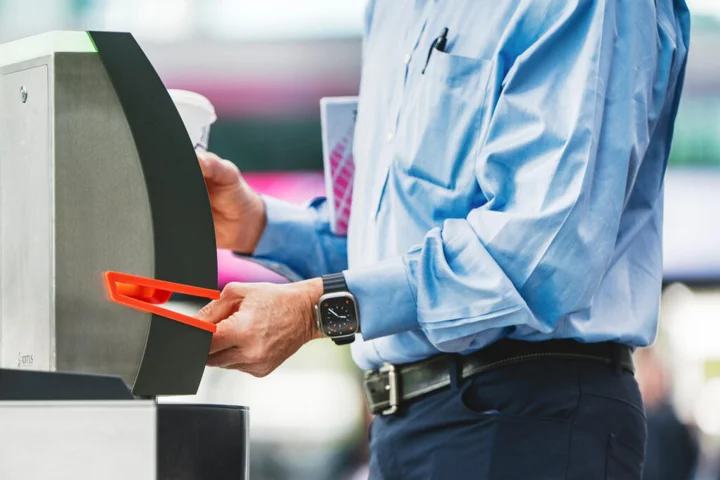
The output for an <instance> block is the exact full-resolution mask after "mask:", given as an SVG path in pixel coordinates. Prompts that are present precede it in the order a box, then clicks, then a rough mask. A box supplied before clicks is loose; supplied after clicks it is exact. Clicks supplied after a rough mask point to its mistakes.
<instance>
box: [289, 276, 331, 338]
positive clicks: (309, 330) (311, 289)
mask: <svg viewBox="0 0 720 480" xmlns="http://www.w3.org/2000/svg"><path fill="white" fill-rule="evenodd" d="M292 285H294V286H295V288H297V289H298V290H299V291H300V292H301V294H302V295H301V296H302V312H303V313H302V317H303V327H304V329H305V331H306V336H307V339H308V341H310V340H315V339H317V338H324V337H325V335H324V334H323V333H322V331H320V329H319V328H318V325H317V316H316V314H315V306H316V305H317V304H318V302H319V301H320V297H321V296H322V294H323V282H322V279H321V278H312V279H310V280H305V281H302V282H297V283H295V284H292Z"/></svg>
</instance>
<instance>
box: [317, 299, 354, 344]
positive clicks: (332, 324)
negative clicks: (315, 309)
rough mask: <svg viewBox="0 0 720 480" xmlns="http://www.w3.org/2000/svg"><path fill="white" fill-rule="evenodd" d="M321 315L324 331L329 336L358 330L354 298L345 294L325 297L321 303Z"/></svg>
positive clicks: (347, 333)
mask: <svg viewBox="0 0 720 480" xmlns="http://www.w3.org/2000/svg"><path fill="white" fill-rule="evenodd" d="M320 316H321V318H322V320H323V321H322V327H323V330H324V333H325V335H327V336H329V337H337V336H340V335H349V334H352V333H355V332H357V329H358V319H357V316H356V315H355V302H354V301H353V299H352V298H348V297H345V296H343V297H335V298H326V299H323V300H322V302H321V303H320Z"/></svg>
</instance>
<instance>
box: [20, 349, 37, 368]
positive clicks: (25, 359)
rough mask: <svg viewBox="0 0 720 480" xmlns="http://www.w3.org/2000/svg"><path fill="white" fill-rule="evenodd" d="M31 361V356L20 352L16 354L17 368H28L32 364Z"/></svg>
mask: <svg viewBox="0 0 720 480" xmlns="http://www.w3.org/2000/svg"><path fill="white" fill-rule="evenodd" d="M33 361H34V359H33V356H32V355H23V354H22V353H21V352H18V361H17V366H18V368H22V367H29V366H31V365H32V364H33Z"/></svg>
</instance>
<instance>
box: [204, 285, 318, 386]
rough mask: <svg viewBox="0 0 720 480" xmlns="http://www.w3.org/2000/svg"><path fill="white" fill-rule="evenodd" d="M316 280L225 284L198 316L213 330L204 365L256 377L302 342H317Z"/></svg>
mask: <svg viewBox="0 0 720 480" xmlns="http://www.w3.org/2000/svg"><path fill="white" fill-rule="evenodd" d="M322 292H323V286H322V280H321V279H319V278H315V279H312V280H307V281H304V282H298V283H290V284H286V285H274V284H271V283H230V284H228V285H227V286H226V287H225V289H224V290H223V292H222V296H221V297H220V299H219V300H215V301H214V302H211V303H209V304H208V305H207V306H205V307H204V308H203V309H202V310H201V311H200V313H199V314H198V315H197V317H198V318H199V319H201V320H204V321H206V322H211V323H215V324H217V326H218V329H217V332H216V333H215V335H214V336H213V340H212V345H211V347H210V357H209V358H208V362H207V364H208V365H209V366H212V367H222V368H232V369H235V370H240V371H243V372H247V373H249V374H251V375H254V376H256V377H264V376H265V375H267V374H269V373H270V372H272V371H273V370H275V369H276V368H277V367H278V366H280V364H281V363H283V362H284V361H285V360H287V359H288V357H290V356H291V355H292V354H293V353H295V352H296V351H297V350H298V349H299V348H300V347H301V346H303V345H304V344H305V343H307V342H309V341H310V340H313V339H315V338H322V336H323V335H322V333H321V332H320V331H319V330H318V329H317V326H316V321H315V305H316V304H317V301H318V299H319V298H320V296H321V295H322Z"/></svg>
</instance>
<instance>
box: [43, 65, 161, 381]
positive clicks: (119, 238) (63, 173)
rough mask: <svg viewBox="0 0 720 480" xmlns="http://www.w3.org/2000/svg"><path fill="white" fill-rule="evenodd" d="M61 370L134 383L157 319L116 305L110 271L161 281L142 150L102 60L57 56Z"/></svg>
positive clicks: (58, 324)
mask: <svg viewBox="0 0 720 480" xmlns="http://www.w3.org/2000/svg"><path fill="white" fill-rule="evenodd" d="M54 68H55V76H54V78H55V85H54V86H55V105H54V107H55V112H56V113H55V130H54V132H55V213H56V217H55V238H56V241H55V262H56V263H55V264H56V287H55V288H56V290H55V297H56V298H55V301H56V316H57V322H56V323H57V331H56V336H57V368H58V370H63V371H74V372H89V373H105V374H113V375H120V376H122V378H123V379H124V380H125V382H126V383H127V384H128V385H132V384H133V383H134V380H135V376H136V374H137V371H138V367H139V365H140V362H141V359H142V355H143V350H144V347H145V341H146V338H147V335H148V330H149V325H150V315H149V314H146V313H142V312H138V311H135V310H131V309H128V308H126V307H122V306H119V305H117V304H113V303H111V302H109V301H107V298H106V295H105V289H104V283H103V279H102V273H103V272H104V271H107V270H117V271H121V272H127V273H133V274H136V275H143V276H146V277H153V276H154V273H155V270H154V240H153V230H152V228H153V227H152V223H151V212H150V204H149V200H148V195H147V190H146V187H145V179H144V176H143V171H142V167H141V164H140V160H139V159H138V156H137V151H136V148H135V143H134V141H133V137H132V135H131V133H130V129H129V127H128V125H127V123H126V120H125V115H124V113H123V110H122V107H121V106H120V103H119V102H118V100H117V97H116V95H115V91H114V89H113V87H112V85H111V84H110V80H109V78H108V77H107V74H106V72H105V69H104V68H103V66H102V63H101V61H100V58H99V57H98V55H95V54H89V53H88V54H56V55H55V62H54Z"/></svg>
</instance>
